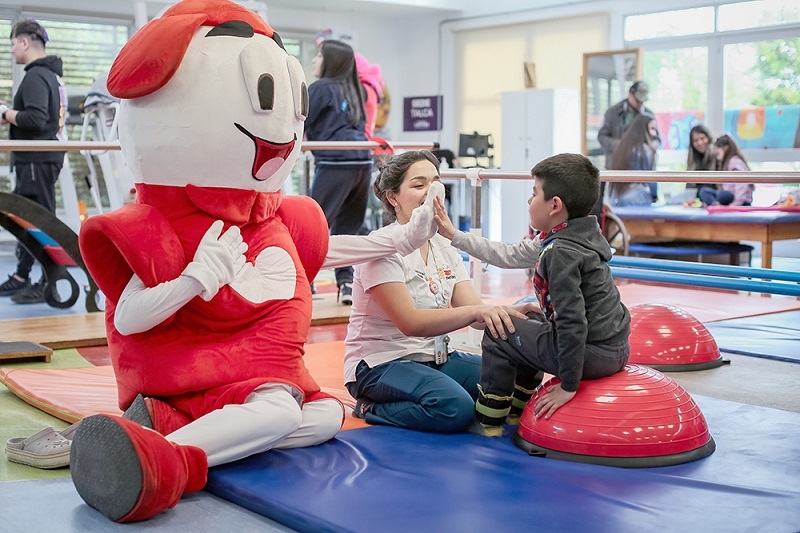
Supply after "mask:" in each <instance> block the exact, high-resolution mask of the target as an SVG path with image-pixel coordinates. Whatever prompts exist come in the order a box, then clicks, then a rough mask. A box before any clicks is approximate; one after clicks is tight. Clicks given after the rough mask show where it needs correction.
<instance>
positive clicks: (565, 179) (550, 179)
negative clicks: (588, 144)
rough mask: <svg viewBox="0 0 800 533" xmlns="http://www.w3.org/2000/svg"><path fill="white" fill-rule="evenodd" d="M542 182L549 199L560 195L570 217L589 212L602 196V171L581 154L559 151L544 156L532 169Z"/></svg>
mask: <svg viewBox="0 0 800 533" xmlns="http://www.w3.org/2000/svg"><path fill="white" fill-rule="evenodd" d="M531 176H533V177H534V178H537V179H538V180H539V181H540V182H541V183H542V192H543V193H544V197H545V199H546V200H549V199H551V198H553V197H554V196H558V197H559V198H561V201H562V202H564V206H565V207H566V208H567V215H568V216H569V218H571V219H572V218H578V217H585V216H586V215H588V214H589V213H590V212H591V210H592V207H594V205H595V203H597V199H598V198H599V197H600V171H599V170H597V167H596V166H594V165H593V164H592V162H591V161H589V159H588V158H586V157H584V156H582V155H580V154H556V155H554V156H550V157H548V158H546V159H542V160H541V161H539V162H538V163H536V166H534V167H533V169H531Z"/></svg>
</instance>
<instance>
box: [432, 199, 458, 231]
mask: <svg viewBox="0 0 800 533" xmlns="http://www.w3.org/2000/svg"><path fill="white" fill-rule="evenodd" d="M433 220H435V221H436V225H437V226H439V234H440V235H441V236H442V237H444V238H446V239H450V240H453V235H455V234H456V228H455V226H453V223H452V222H450V217H449V216H447V209H445V208H444V201H443V200H442V199H441V198H439V197H437V198H436V200H434V202H433Z"/></svg>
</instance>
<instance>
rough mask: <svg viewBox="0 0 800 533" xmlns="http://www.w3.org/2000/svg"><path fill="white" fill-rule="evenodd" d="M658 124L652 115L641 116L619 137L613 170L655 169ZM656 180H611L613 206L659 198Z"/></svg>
mask: <svg viewBox="0 0 800 533" xmlns="http://www.w3.org/2000/svg"><path fill="white" fill-rule="evenodd" d="M657 149H658V125H657V124H656V119H655V118H653V117H652V116H649V115H639V116H637V117H636V118H635V119H633V123H631V125H630V127H629V128H628V129H627V130H626V131H625V134H624V135H623V136H622V139H620V141H619V144H618V145H617V148H616V149H615V150H614V155H613V157H612V161H611V169H612V170H655V168H656V150H657ZM657 185H658V184H657V183H655V182H650V183H628V182H611V183H609V184H608V193H607V194H608V199H609V203H610V204H611V206H612V207H614V206H631V205H650V204H652V203H653V202H655V201H656V200H657V199H658V189H657Z"/></svg>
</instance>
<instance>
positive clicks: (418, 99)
mask: <svg viewBox="0 0 800 533" xmlns="http://www.w3.org/2000/svg"><path fill="white" fill-rule="evenodd" d="M441 129H442V97H441V96H412V97H411V98H403V131H439V130H441Z"/></svg>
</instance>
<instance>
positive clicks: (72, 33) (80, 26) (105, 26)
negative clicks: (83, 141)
mask: <svg viewBox="0 0 800 533" xmlns="http://www.w3.org/2000/svg"><path fill="white" fill-rule="evenodd" d="M24 18H35V19H36V20H37V21H38V22H39V23H40V24H41V25H42V26H43V27H44V28H45V29H46V30H47V34H48V37H49V38H50V40H49V42H48V43H47V54H48V55H56V56H59V57H61V59H62V61H63V64H64V75H63V76H62V80H63V81H64V85H65V88H66V92H67V96H68V98H69V100H70V104H71V105H70V108H71V111H72V114H71V115H70V116H69V117H68V119H67V126H66V127H67V135H68V137H69V138H70V139H71V140H78V139H80V137H81V130H82V124H83V120H82V117H81V116H80V110H79V108H78V104H80V103H82V101H83V99H84V98H85V96H86V94H87V92H88V91H89V88H90V87H91V85H92V82H93V80H94V79H95V77H97V75H98V74H100V73H101V72H104V71H108V69H109V68H111V64H112V63H113V61H114V58H115V57H116V55H117V53H119V50H120V48H122V46H123V45H124V44H125V43H126V42H127V40H128V36H129V34H130V32H131V30H132V27H131V24H130V23H129V22H127V21H114V20H111V21H109V20H81V21H79V20H75V19H72V18H70V19H58V18H55V17H52V16H44V15H39V14H32V13H22V12H19V13H17V14H15V15H13V16H11V17H9V18H7V19H4V20H0V57H2V58H3V59H2V60H0V80H3V81H0V99H3V100H5V101H7V102H11V101H12V91H13V90H15V88H16V87H17V85H19V82H20V80H21V79H22V77H23V76H24V70H23V68H22V67H21V66H20V65H14V64H13V62H14V59H13V58H12V57H11V44H10V41H9V39H8V38H7V37H8V35H10V33H11V28H12V27H13V24H14V23H15V22H16V21H17V20H21V19H24ZM0 138H3V139H7V138H8V128H5V127H3V128H0ZM87 138H89V139H91V138H92V135H91V133H89V134H88V135H87ZM68 158H69V163H70V167H71V169H72V173H73V178H74V180H75V188H76V191H77V194H78V198H79V199H80V200H83V201H85V202H87V203H89V204H91V203H92V200H91V194H90V193H89V190H88V186H87V184H86V180H84V179H83V178H84V176H86V175H88V173H89V171H88V163H87V161H86V159H85V158H84V157H83V156H82V155H81V154H80V153H79V152H68ZM8 165H9V152H0V169H4V170H2V171H0V175H1V176H0V190H10V181H9V179H8V170H6V169H8ZM96 171H97V173H98V174H99V175H100V176H102V170H101V169H100V168H99V166H98V167H97V168H96ZM99 182H100V185H101V191H100V192H101V196H102V197H105V190H104V181H103V180H102V179H100V180H99ZM59 203H61V200H60V199H59Z"/></svg>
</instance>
